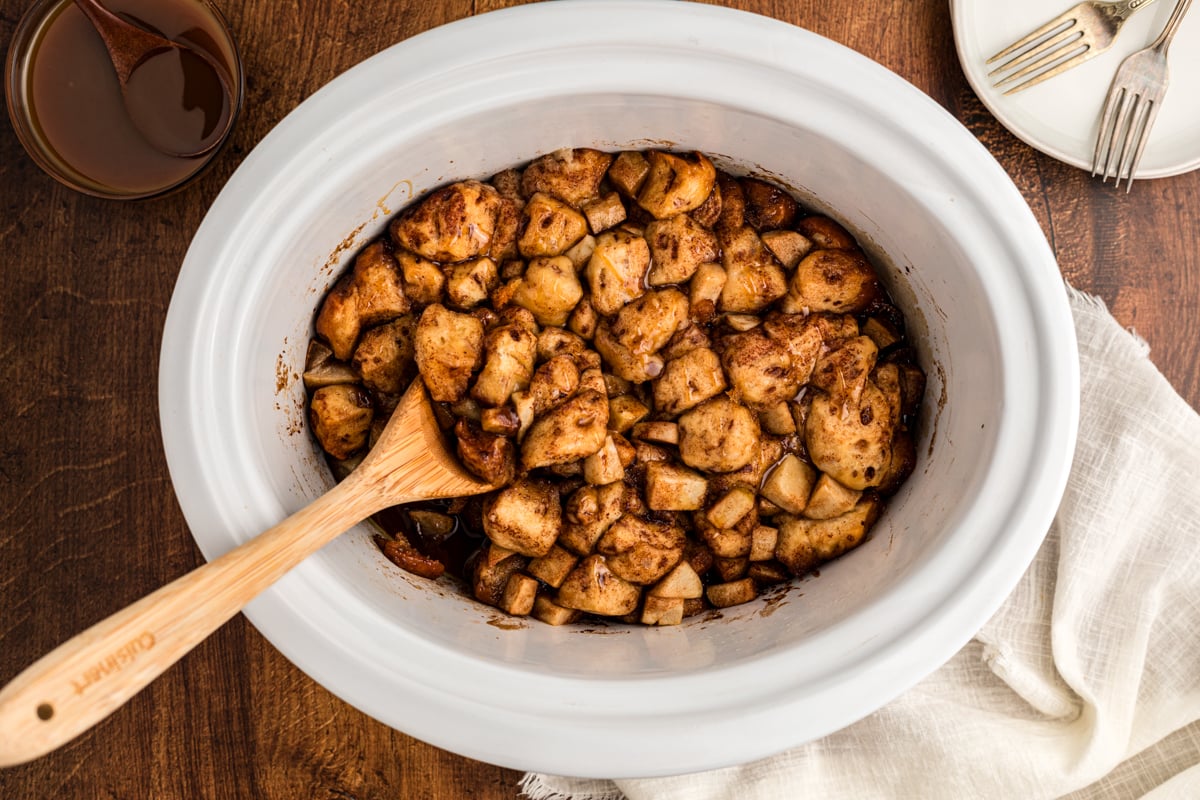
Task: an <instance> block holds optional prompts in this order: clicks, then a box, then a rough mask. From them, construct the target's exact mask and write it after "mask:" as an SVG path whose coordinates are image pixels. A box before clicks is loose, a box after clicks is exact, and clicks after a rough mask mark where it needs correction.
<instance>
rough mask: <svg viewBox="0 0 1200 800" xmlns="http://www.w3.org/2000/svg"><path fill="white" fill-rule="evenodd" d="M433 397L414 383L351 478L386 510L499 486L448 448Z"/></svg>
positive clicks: (417, 382)
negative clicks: (374, 493) (369, 488)
mask: <svg viewBox="0 0 1200 800" xmlns="http://www.w3.org/2000/svg"><path fill="white" fill-rule="evenodd" d="M430 403H431V401H430V399H429V393H428V392H427V391H426V390H425V383H424V381H422V380H421V379H420V378H417V379H415V380H414V381H413V382H412V384H411V385H410V386H409V387H408V390H407V391H406V392H405V393H404V396H403V397H401V398H400V403H399V404H398V405H397V406H396V410H395V411H394V412H393V413H392V416H391V419H389V420H388V424H387V426H386V427H384V429H383V433H382V434H381V435H380V436H379V439H378V440H377V441H376V442H375V446H374V447H372V448H371V451H370V452H369V453H368V454H367V456H366V458H364V459H363V462H362V463H361V464H360V465H359V466H358V469H356V470H355V471H354V472H353V473H351V477H355V476H358V477H359V479H360V480H364V481H367V482H369V483H371V484H373V485H374V486H376V487H377V489H378V491H379V493H380V497H381V499H382V500H384V501H386V504H385V506H381V508H382V507H386V506H391V505H401V504H404V503H411V502H415V501H417V500H434V499H438V498H444V497H466V496H468V495H476V494H483V493H484V492H489V491H492V490H493V489H496V488H498V487H496V486H494V485H492V484H489V483H485V482H484V481H481V480H479V479H478V478H476V477H475V476H473V475H471V474H470V473H468V472H467V471H466V470H465V469H463V467H462V466H461V465H460V464H459V463H458V460H457V459H456V458H455V457H454V455H453V454H452V453H451V452H450V451H449V449H447V446H446V441H445V439H444V438H443V436H442V432H441V430H440V429H439V428H438V424H437V418H436V417H435V416H434V414H433V407H432V406H431V405H430Z"/></svg>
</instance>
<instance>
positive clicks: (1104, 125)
mask: <svg viewBox="0 0 1200 800" xmlns="http://www.w3.org/2000/svg"><path fill="white" fill-rule="evenodd" d="M1123 91H1124V90H1123V89H1122V90H1118V91H1116V92H1109V93H1108V94H1107V95H1106V96H1105V98H1104V108H1103V109H1101V111H1100V129H1099V131H1097V133H1096V149H1095V151H1093V152H1092V177H1093V178H1094V177H1096V176H1097V175H1100V176H1101V180H1103V179H1104V178H1105V177H1107V176H1106V175H1105V174H1104V172H1106V171H1107V169H1108V161H1107V159H1106V160H1105V162H1104V165H1103V167H1104V168H1103V170H1102V169H1101V163H1100V157H1101V156H1102V155H1103V156H1107V155H1108V148H1109V147H1111V146H1112V141H1113V126H1114V125H1115V123H1116V113H1115V112H1116V110H1117V98H1118V97H1119V96H1120V95H1121V94H1122V92H1123Z"/></svg>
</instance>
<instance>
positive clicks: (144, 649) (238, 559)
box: [0, 380, 495, 767]
mask: <svg viewBox="0 0 1200 800" xmlns="http://www.w3.org/2000/svg"><path fill="white" fill-rule="evenodd" d="M493 488H495V487H493V486H490V485H488V484H485V483H483V482H481V481H479V480H477V479H475V478H474V477H472V476H470V475H468V474H467V473H466V472H464V471H463V469H462V468H461V467H460V466H459V465H458V462H457V461H456V460H455V459H454V458H453V456H451V455H450V454H449V453H448V452H447V451H446V447H445V444H444V442H443V441H442V436H441V433H440V432H439V430H438V427H437V423H436V421H435V420H434V417H433V410H432V408H430V405H429V398H428V396H427V395H426V392H425V385H424V384H423V383H422V382H421V381H420V380H416V381H413V384H412V386H410V387H409V389H408V391H407V392H405V393H404V396H403V397H402V398H401V399H400V404H399V405H398V406H397V407H396V411H395V413H394V414H393V415H392V418H391V419H390V420H389V421H388V424H387V426H386V427H385V428H384V430H383V434H382V435H381V436H380V437H379V440H378V441H377V442H376V443H375V446H374V447H373V448H372V449H371V451H370V452H369V453H368V454H367V456H366V458H364V459H363V461H362V463H361V464H360V465H359V467H358V469H356V470H354V472H352V473H350V475H349V477H347V478H346V479H345V480H343V481H342V482H341V483H339V484H338V485H337V486H335V487H333V488H332V489H330V490H329V492H327V493H326V494H324V495H322V496H321V497H318V498H317V499H316V500H314V501H313V502H312V503H311V504H309V505H308V506H307V507H305V508H302V509H301V510H299V511H297V512H296V513H295V514H293V515H292V516H290V517H288V518H287V519H285V520H284V521H283V522H280V523H279V524H278V525H276V526H275V527H273V528H271V529H270V530H267V531H266V532H264V533H262V534H260V535H259V536H257V537H255V538H254V539H251V540H250V541H248V542H246V543H245V544H243V545H241V546H239V547H238V548H236V549H234V550H231V551H229V552H228V553H226V554H225V555H223V556H221V557H220V558H217V559H216V560H214V561H211V562H209V563H208V564H205V565H204V566H202V567H199V568H198V569H195V570H193V571H192V572H190V573H188V574H187V575H184V576H183V577H181V578H177V579H176V580H175V581H173V582H171V583H169V584H167V585H166V586H164V587H162V588H161V589H158V590H157V591H155V592H153V593H151V594H149V595H147V596H146V597H143V598H142V599H141V600H139V601H137V602H136V603H134V604H133V605H131V606H128V607H127V608H125V609H124V610H122V611H118V612H117V613H116V614H113V615H112V616H111V617H109V618H108V619H106V620H103V621H101V622H99V623H97V624H96V625H93V626H92V627H91V628H89V629H88V630H86V631H84V632H83V633H80V634H78V635H77V636H75V637H74V638H72V639H70V640H68V641H66V642H65V643H63V644H61V645H59V646H58V647H57V648H56V649H54V650H52V651H51V652H50V653H49V654H47V655H45V656H43V657H42V658H41V659H39V660H38V661H37V662H35V663H34V664H33V665H32V666H30V667H28V668H27V669H26V670H25V671H24V672H22V673H21V674H20V675H18V676H17V677H16V678H14V679H13V680H12V682H11V683H9V684H8V686H6V687H4V689H3V690H2V691H0V767H7V766H12V765H14V764H21V763H24V762H26V761H29V760H31V759H34V758H37V757H38V756H41V755H45V754H46V753H48V752H50V751H51V750H53V749H55V748H57V747H59V746H61V745H63V744H66V743H67V742H68V741H70V740H71V739H73V738H75V737H76V736H78V735H79V734H80V733H82V732H83V731H85V730H87V729H88V728H90V727H92V726H93V725H95V724H96V723H97V722H99V721H100V720H102V719H104V718H105V717H107V716H108V715H109V714H111V713H112V712H113V711H115V710H116V709H117V708H118V707H119V706H121V705H123V704H124V703H125V701H127V700H129V698H131V697H133V695H135V694H137V693H138V692H139V691H140V690H141V689H142V688H143V687H144V686H146V685H147V684H148V683H150V681H152V680H154V679H155V678H157V677H158V676H159V675H160V674H162V673H163V671H165V670H166V669H167V667H169V666H171V665H172V664H174V663H175V662H176V661H178V660H179V659H180V658H181V657H183V656H184V655H185V654H186V653H188V652H189V651H190V650H191V649H192V648H193V647H195V646H196V645H197V644H199V643H200V642H201V641H202V640H203V639H205V638H207V637H208V635H209V634H210V633H212V632H213V631H215V630H216V629H217V628H219V627H220V626H221V625H222V624H224V623H225V621H226V620H228V619H229V618H230V617H232V616H233V615H234V614H236V613H237V612H238V611H240V610H241V609H242V608H243V607H244V606H245V605H246V604H247V603H248V602H250V601H251V600H252V599H254V597H256V596H257V595H258V594H259V593H260V592H262V591H263V590H264V589H266V588H267V587H268V586H270V585H271V584H273V583H274V582H275V581H277V580H278V579H279V578H281V577H282V576H283V575H284V573H286V572H288V571H289V570H290V569H292V567H294V566H296V565H297V564H299V563H300V562H301V561H303V560H304V559H305V558H307V557H308V556H309V555H311V554H312V553H314V552H316V551H317V550H318V549H320V548H321V547H322V546H323V545H325V544H326V543H328V542H330V541H332V540H333V539H334V538H336V537H337V536H338V534H340V533H342V532H343V531H345V530H347V529H349V528H351V527H353V526H354V525H355V524H356V523H358V522H360V521H362V520H364V519H366V518H367V517H369V516H370V515H372V514H374V513H376V512H377V511H382V510H383V509H385V508H388V507H390V506H395V505H401V504H403V503H411V502H413V501H415V500H429V499H433V498H439V497H464V496H466V495H473V494H481V493H483V492H486V491H488V490H489V489H493Z"/></svg>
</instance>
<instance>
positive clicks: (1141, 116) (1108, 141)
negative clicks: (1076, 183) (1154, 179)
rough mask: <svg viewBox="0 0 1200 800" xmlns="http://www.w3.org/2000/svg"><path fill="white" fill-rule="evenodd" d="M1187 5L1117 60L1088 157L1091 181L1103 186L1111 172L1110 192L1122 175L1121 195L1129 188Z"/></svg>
mask: <svg viewBox="0 0 1200 800" xmlns="http://www.w3.org/2000/svg"><path fill="white" fill-rule="evenodd" d="M1191 5H1192V0H1179V4H1178V5H1176V6H1175V10H1174V11H1172V12H1171V18H1170V19H1168V20H1167V26H1166V27H1165V28H1163V31H1162V33H1160V34H1159V35H1158V38H1157V39H1155V40H1154V41H1153V42H1152V43H1151V44H1150V46H1149V47H1147V48H1145V49H1144V50H1138V51H1137V52H1136V53H1134V54H1133V55H1131V56H1129V57H1128V58H1126V59H1125V60H1124V61H1122V62H1121V67H1120V69H1118V70H1117V74H1116V75H1115V76H1114V77H1113V82H1112V85H1111V86H1110V87H1109V89H1108V96H1107V97H1106V98H1104V109H1103V110H1102V111H1101V112H1100V130H1099V131H1098V132H1097V133H1096V151H1095V152H1094V153H1093V154H1092V177H1095V176H1096V175H1099V176H1100V180H1101V181H1102V182H1103V181H1107V180H1108V176H1109V174H1110V168H1112V172H1111V174H1112V176H1113V178H1115V180H1114V181H1113V188H1114V189H1115V188H1117V187H1119V186H1120V185H1121V176H1122V175H1124V176H1125V191H1126V192H1128V191H1129V189H1130V188H1131V187H1132V186H1133V174H1134V173H1135V172H1137V167H1138V162H1139V161H1141V160H1142V150H1144V149H1145V147H1146V140H1147V139H1149V138H1150V128H1151V127H1152V126H1153V125H1154V118H1155V117H1156V116H1157V115H1158V108H1159V106H1160V105H1161V104H1162V99H1163V95H1165V94H1166V93H1167V77H1168V76H1167V48H1168V47H1169V46H1170V44H1171V40H1172V39H1173V38H1175V32H1176V31H1177V30H1179V23H1180V22H1181V21H1182V20H1183V15H1184V14H1186V13H1187V10H1188V8H1189V7H1190V6H1191ZM1118 140H1119V141H1118ZM1114 156H1115V160H1114ZM1101 157H1103V162H1101Z"/></svg>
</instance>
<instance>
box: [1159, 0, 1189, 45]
mask: <svg viewBox="0 0 1200 800" xmlns="http://www.w3.org/2000/svg"><path fill="white" fill-rule="evenodd" d="M1191 5H1192V0H1179V3H1178V4H1176V6H1175V10H1174V11H1172V12H1171V17H1170V19H1168V20H1167V26H1166V27H1165V28H1163V30H1162V33H1160V34H1159V35H1158V38H1157V39H1155V40H1154V43H1153V44H1151V45H1150V46H1151V47H1152V48H1154V49H1155V50H1162V51H1163V52H1164V53H1165V52H1166V50H1167V47H1168V46H1170V44H1171V40H1172V39H1174V38H1175V32H1176V31H1178V30H1179V23H1181V22H1183V15H1184V14H1186V13H1187V12H1188V9H1189V8H1190V7H1191Z"/></svg>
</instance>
